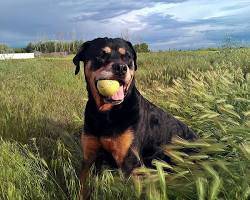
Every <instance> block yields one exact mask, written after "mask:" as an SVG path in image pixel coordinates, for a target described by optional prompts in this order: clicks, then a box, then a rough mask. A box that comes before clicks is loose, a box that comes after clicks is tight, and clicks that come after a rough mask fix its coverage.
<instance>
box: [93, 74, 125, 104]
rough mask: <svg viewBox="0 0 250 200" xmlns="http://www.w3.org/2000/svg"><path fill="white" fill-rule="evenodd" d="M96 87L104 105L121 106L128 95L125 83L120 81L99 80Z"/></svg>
mask: <svg viewBox="0 0 250 200" xmlns="http://www.w3.org/2000/svg"><path fill="white" fill-rule="evenodd" d="M96 87H97V90H98V92H99V93H100V95H101V96H102V98H103V101H104V103H112V104H115V105H117V104H120V103H121V102H122V101H123V99H124V97H125V94H126V87H125V85H124V82H122V81H118V80H107V79H104V80H98V81H97V83H96Z"/></svg>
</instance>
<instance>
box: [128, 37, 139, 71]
mask: <svg viewBox="0 0 250 200" xmlns="http://www.w3.org/2000/svg"><path fill="white" fill-rule="evenodd" d="M127 44H128V46H129V47H130V49H131V50H132V53H133V57H134V65H135V70H137V62H136V60H137V55H136V51H135V49H134V47H133V45H132V44H131V42H128V41H127Z"/></svg>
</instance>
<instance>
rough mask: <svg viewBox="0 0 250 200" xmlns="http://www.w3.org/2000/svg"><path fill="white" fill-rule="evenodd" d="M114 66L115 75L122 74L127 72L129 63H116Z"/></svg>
mask: <svg viewBox="0 0 250 200" xmlns="http://www.w3.org/2000/svg"><path fill="white" fill-rule="evenodd" d="M112 68H113V72H114V73H115V75H119V76H122V75H125V74H126V72H127V65H125V64H120V63H115V64H113V65H112Z"/></svg>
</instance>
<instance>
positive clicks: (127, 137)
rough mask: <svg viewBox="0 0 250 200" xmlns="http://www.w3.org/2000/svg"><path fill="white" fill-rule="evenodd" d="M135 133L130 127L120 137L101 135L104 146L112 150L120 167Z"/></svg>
mask: <svg viewBox="0 0 250 200" xmlns="http://www.w3.org/2000/svg"><path fill="white" fill-rule="evenodd" d="M133 139H134V134H133V131H132V130H131V129H130V128H129V129H127V130H126V131H124V132H123V133H122V134H121V135H119V136H118V137H101V138H100V141H101V144H102V147H103V148H104V149H105V150H106V151H108V152H110V153H111V154H112V156H113V158H114V159H115V161H116V163H117V165H118V167H121V165H122V164H123V161H124V159H125V157H126V156H127V153H128V150H129V148H130V146H131V144H132V142H133Z"/></svg>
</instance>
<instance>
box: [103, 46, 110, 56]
mask: <svg viewBox="0 0 250 200" xmlns="http://www.w3.org/2000/svg"><path fill="white" fill-rule="evenodd" d="M102 50H103V51H104V52H105V53H108V54H111V51H112V49H111V48H110V47H108V46H107V47H104V48H103V49H102Z"/></svg>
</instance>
